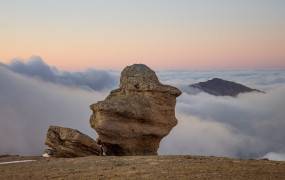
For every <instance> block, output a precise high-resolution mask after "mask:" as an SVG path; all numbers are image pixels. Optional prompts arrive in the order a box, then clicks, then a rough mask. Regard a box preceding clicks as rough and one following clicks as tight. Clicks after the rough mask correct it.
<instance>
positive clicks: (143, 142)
mask: <svg viewBox="0 0 285 180" xmlns="http://www.w3.org/2000/svg"><path fill="white" fill-rule="evenodd" d="M180 94H181V91H180V90H178V89H177V88H175V87H172V86H169V85H163V84H161V83H160V82H159V80H158V78H157V76H156V74H155V72H154V71H152V70H151V69H150V68H149V67H147V66H146V65H143V64H135V65H132V66H128V67H126V68H125V69H124V70H123V71H122V73H121V79H120V87H119V88H118V89H116V90H113V91H111V93H110V95H109V96H108V97H107V98H106V99H105V100H104V101H99V102H97V103H96V104H93V105H91V106H90V108H91V110H92V111H93V114H92V116H91V118H90V124H91V127H92V128H94V129H95V130H96V132H97V134H98V139H97V142H98V144H100V145H101V146H102V147H103V150H104V153H106V155H156V154H157V150H158V148H159V143H160V141H161V139H162V138H163V137H165V136H166V135H167V134H168V133H169V132H170V130H171V129H172V128H173V127H174V126H175V125H176V124H177V119H176V117H175V104H176V97H178V96H179V95H180Z"/></svg>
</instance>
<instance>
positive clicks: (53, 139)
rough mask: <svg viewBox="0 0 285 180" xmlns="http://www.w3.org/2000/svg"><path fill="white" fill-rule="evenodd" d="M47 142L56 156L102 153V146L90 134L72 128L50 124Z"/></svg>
mask: <svg viewBox="0 0 285 180" xmlns="http://www.w3.org/2000/svg"><path fill="white" fill-rule="evenodd" d="M45 144H46V145H48V146H49V147H50V148H51V149H50V150H49V152H52V153H51V155H52V156H55V157H83V156H90V155H98V156H99V155H102V150H101V149H102V148H101V146H100V145H98V144H97V143H96V141H94V140H93V139H92V138H90V137H89V136H87V135H85V134H83V133H81V132H79V131H78V130H75V129H71V128H64V127H59V126H50V127H49V129H48V132H47V136H46V141H45Z"/></svg>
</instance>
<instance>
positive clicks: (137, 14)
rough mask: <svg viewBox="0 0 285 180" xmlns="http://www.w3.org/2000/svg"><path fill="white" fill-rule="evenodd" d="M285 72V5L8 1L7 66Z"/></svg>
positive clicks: (0, 42)
mask: <svg viewBox="0 0 285 180" xmlns="http://www.w3.org/2000/svg"><path fill="white" fill-rule="evenodd" d="M33 55H37V56H41V57H42V58H43V59H44V60H45V61H46V62H47V63H48V64H51V65H55V66H58V67H60V68H63V69H69V70H79V69H84V68H89V67H94V68H109V69H120V68H122V67H124V66H126V65H128V64H133V63H145V64H147V65H149V66H151V67H154V68H161V69H212V68H215V69H227V68H285V1H284V0H0V61H2V62H5V63H7V62H9V61H10V60H11V59H13V58H15V57H18V58H22V59H28V58H29V57H30V56H33Z"/></svg>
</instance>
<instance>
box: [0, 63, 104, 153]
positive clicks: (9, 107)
mask: <svg viewBox="0 0 285 180" xmlns="http://www.w3.org/2000/svg"><path fill="white" fill-rule="evenodd" d="M0 84H1V85H0V144H1V146H0V154H5V153H8V154H40V153H41V152H42V150H43V148H44V138H45V133H46V131H47V128H48V126H49V125H60V126H65V127H71V128H76V129H78V130H80V131H82V132H85V133H87V134H89V135H91V136H93V137H95V131H94V130H92V129H91V128H90V126H89V116H90V114H91V111H90V110H89V105H90V104H92V103H94V102H96V101H98V100H101V99H103V98H104V96H105V93H100V92H94V91H92V92H91V91H86V90H82V89H78V88H70V87H65V86H61V85H55V84H52V83H47V82H43V81H40V80H36V79H32V78H27V77H24V76H21V75H19V74H16V73H13V72H12V71H9V70H7V69H6V68H3V67H1V66H0Z"/></svg>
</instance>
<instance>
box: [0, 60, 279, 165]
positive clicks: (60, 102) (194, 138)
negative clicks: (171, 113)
mask: <svg viewBox="0 0 285 180" xmlns="http://www.w3.org/2000/svg"><path fill="white" fill-rule="evenodd" d="M157 74H158V76H159V78H160V80H161V82H163V83H165V84H170V85H174V86H177V87H178V88H180V89H181V90H182V91H183V92H184V93H183V94H182V95H181V96H180V97H179V98H178V100H177V107H176V116H177V118H178V125H177V126H176V127H175V128H174V129H173V130H172V131H171V133H170V134H169V135H168V136H167V137H166V138H164V139H163V141H162V143H161V146H160V149H159V153H160V154H192V155H214V156H228V157H237V158H269V159H273V160H285V155H284V154H285V142H284V139H285V131H284V129H285V111H284V109H285V71H284V70H227V71H218V70H215V71H159V72H158V73H157ZM214 77H218V78H223V79H226V80H231V81H235V82H239V83H242V84H245V85H247V86H249V87H252V88H257V89H260V90H263V91H266V94H262V93H247V94H241V95H239V96H238V97H237V98H232V97H215V96H212V95H208V94H205V93H200V94H197V95H191V94H188V93H187V90H188V89H187V86H188V85H189V84H192V83H196V82H200V81H205V80H209V79H211V78H214ZM118 80H119V72H111V71H104V70H95V69H89V70H87V71H84V72H67V71H61V70H58V69H57V68H55V67H51V66H49V65H47V64H46V63H45V62H44V61H43V60H42V59H41V58H40V57H32V58H31V59H30V60H28V61H25V62H24V61H22V60H19V59H18V60H13V61H12V62H11V63H10V64H0V154H22V155H31V154H33V155H38V154H41V153H42V151H43V149H44V139H45V133H46V131H47V128H48V126H49V125H60V126H65V127H71V128H75V129H78V130H80V131H82V132H83V133H86V134H88V135H90V136H91V137H93V138H96V133H95V131H94V130H93V129H91V128H90V126H89V116H90V114H91V111H90V109H89V105H90V104H92V103H95V102H97V101H99V100H102V99H104V98H105V96H106V95H107V94H108V93H109V91H110V90H111V89H113V88H115V87H116V86H117V84H118Z"/></svg>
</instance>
